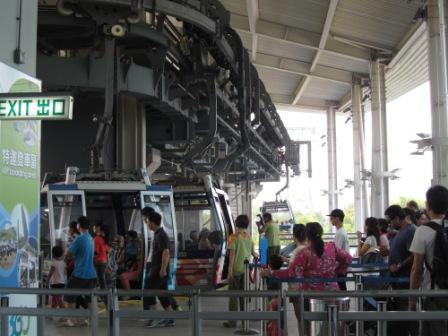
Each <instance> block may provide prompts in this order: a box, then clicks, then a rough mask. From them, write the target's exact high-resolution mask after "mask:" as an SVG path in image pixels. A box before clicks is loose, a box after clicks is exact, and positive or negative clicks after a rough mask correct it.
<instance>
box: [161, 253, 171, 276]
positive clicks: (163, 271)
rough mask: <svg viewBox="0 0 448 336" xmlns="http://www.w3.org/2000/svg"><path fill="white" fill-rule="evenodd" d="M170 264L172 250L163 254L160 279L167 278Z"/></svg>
mask: <svg viewBox="0 0 448 336" xmlns="http://www.w3.org/2000/svg"><path fill="white" fill-rule="evenodd" d="M169 262H170V250H169V249H164V250H163V252H162V266H161V267H160V277H162V278H164V277H166V276H167V274H166V268H167V267H168V264H169Z"/></svg>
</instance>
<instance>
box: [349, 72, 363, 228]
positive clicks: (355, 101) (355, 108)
mask: <svg viewBox="0 0 448 336" xmlns="http://www.w3.org/2000/svg"><path fill="white" fill-rule="evenodd" d="M361 100H362V89H361V83H359V81H356V80H354V82H353V86H352V114H353V117H352V121H353V186H354V189H355V228H356V230H358V231H363V228H364V211H363V202H362V181H361V151H360V144H359V139H360V138H361V137H360V132H361V130H360V128H359V125H360V124H361V123H360V119H361V109H362V107H361Z"/></svg>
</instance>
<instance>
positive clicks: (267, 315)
mask: <svg viewBox="0 0 448 336" xmlns="http://www.w3.org/2000/svg"><path fill="white" fill-rule="evenodd" d="M335 279H337V278H335ZM327 280H328V279H327ZM332 280H333V279H332ZM5 294H35V295H85V296H90V297H91V298H92V301H93V303H94V304H93V305H92V307H91V308H90V309H89V310H83V309H68V308H65V309H50V308H41V307H38V308H24V307H9V306H7V305H6V306H5V304H4V300H2V307H1V309H0V317H2V318H3V317H5V316H8V315H26V316H38V317H44V316H55V317H66V316H70V317H82V318H90V319H91V320H92V329H91V335H92V336H97V335H98V309H97V308H96V302H97V298H98V297H104V296H105V295H107V297H108V298H109V300H113V302H109V305H108V306H107V309H108V310H109V312H110V313H109V314H108V315H107V318H108V319H110V321H109V324H108V326H109V333H108V335H110V336H112V335H119V334H120V331H119V328H120V327H119V326H120V323H119V321H120V319H121V318H148V319H161V318H165V319H166V318H168V319H173V320H191V321H192V323H193V327H192V335H193V336H199V335H201V331H202V329H201V323H202V321H204V320H230V321H238V320H242V319H244V320H277V321H279V322H280V321H281V319H282V318H283V319H284V318H285V314H286V313H285V312H286V311H287V304H288V302H289V300H287V298H291V299H299V300H300V303H301V304H303V302H304V300H308V299H321V300H324V301H325V300H331V299H337V298H347V297H349V298H355V299H357V300H358V299H362V298H381V299H386V298H392V297H394V298H396V297H404V298H411V297H412V298H422V297H428V298H434V297H442V298H445V297H448V290H366V291H300V292H298V291H253V290H250V291H235V290H233V291H200V290H191V289H180V290H173V291H166V290H112V289H111V290H99V289H93V290H89V289H85V290H72V289H51V288H0V296H1V295H5ZM122 295H126V296H133V295H137V296H159V295H165V296H173V295H186V296H189V297H191V298H192V300H193V306H192V308H191V309H189V310H188V311H180V312H178V311H135V310H133V311H126V310H120V308H119V306H118V297H119V296H122ZM215 297H256V298H268V297H275V298H277V299H278V304H279V309H278V311H244V312H228V311H217V312H216V311H212V312H211V311H206V310H201V304H200V299H202V298H215ZM379 304H381V305H383V306H384V303H382V302H379ZM93 306H95V307H93ZM328 309H329V311H328V312H327V311H324V312H311V311H304V313H303V314H302V316H301V319H302V320H303V321H305V320H307V321H324V320H328V321H329V322H331V323H333V324H334V323H337V322H338V321H358V322H360V323H362V321H380V322H383V321H437V320H448V314H447V313H446V311H420V310H419V311H394V312H393V314H391V313H390V312H386V311H338V307H337V306H335V305H329V307H328ZM331 309H333V311H332V314H330V313H329V312H330V310H331ZM334 309H336V313H335V312H334ZM279 325H280V323H279Z"/></svg>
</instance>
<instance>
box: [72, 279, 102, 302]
mask: <svg viewBox="0 0 448 336" xmlns="http://www.w3.org/2000/svg"><path fill="white" fill-rule="evenodd" d="M95 285H96V279H81V278H77V277H75V276H71V277H70V279H69V280H68V283H67V289H93V288H95ZM83 297H84V298H85V300H86V301H87V302H90V301H91V298H90V295H85V296H83ZM76 298H77V296H70V295H67V296H66V297H65V301H67V302H68V303H75V302H76Z"/></svg>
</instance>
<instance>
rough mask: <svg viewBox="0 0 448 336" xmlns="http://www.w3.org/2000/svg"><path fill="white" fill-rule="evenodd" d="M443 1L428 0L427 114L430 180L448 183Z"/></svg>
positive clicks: (444, 13) (447, 118) (447, 110)
mask: <svg viewBox="0 0 448 336" xmlns="http://www.w3.org/2000/svg"><path fill="white" fill-rule="evenodd" d="M446 12H447V10H446V6H445V1H443V0H441V1H438V0H429V2H428V26H429V46H430V48H429V56H430V61H429V77H430V87H431V117H432V137H433V140H436V139H437V140H442V141H433V180H432V184H433V185H434V184H442V185H444V186H448V176H447V170H448V147H447V146H445V145H443V142H444V141H443V140H444V139H446V138H447V137H448V107H447V86H448V85H447V66H446V62H447V53H446V38H447V35H446V26H445V20H446Z"/></svg>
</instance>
